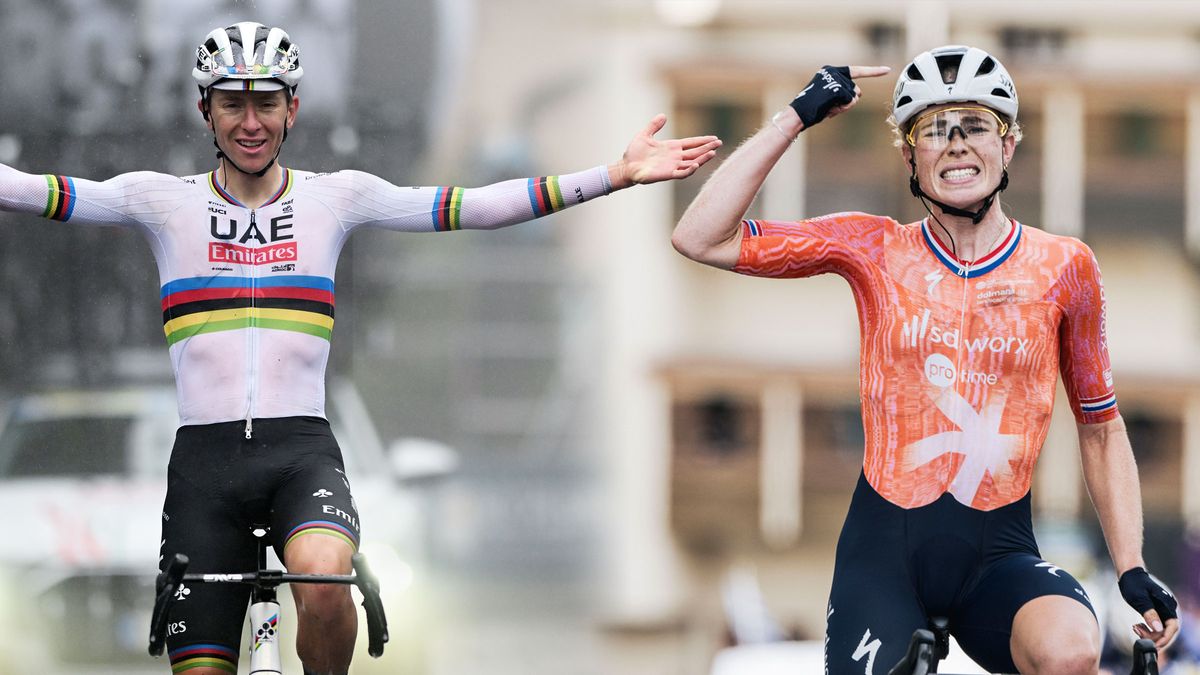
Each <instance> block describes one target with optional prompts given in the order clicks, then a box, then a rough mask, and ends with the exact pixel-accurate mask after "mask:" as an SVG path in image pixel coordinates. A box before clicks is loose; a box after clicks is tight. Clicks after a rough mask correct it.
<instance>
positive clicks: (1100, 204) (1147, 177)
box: [1084, 109, 1187, 245]
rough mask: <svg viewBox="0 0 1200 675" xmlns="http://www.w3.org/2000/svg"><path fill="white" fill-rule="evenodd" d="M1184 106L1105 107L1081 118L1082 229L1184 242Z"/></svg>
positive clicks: (1110, 235)
mask: <svg viewBox="0 0 1200 675" xmlns="http://www.w3.org/2000/svg"><path fill="white" fill-rule="evenodd" d="M1185 126H1186V125H1185V120H1184V116H1183V111H1182V110H1180V111H1155V110H1147V109H1139V110H1109V111H1094V112H1091V113H1090V114H1089V115H1088V117H1087V120H1086V133H1087V141H1086V153H1087V157H1086V168H1085V175H1086V183H1085V199H1084V232H1085V234H1086V236H1087V237H1088V238H1089V239H1094V238H1120V239H1133V238H1138V239H1141V238H1147V237H1149V238H1154V239H1159V240H1162V241H1165V242H1167V243H1169V244H1173V245H1182V243H1183V229H1184V228H1183V218H1184V200H1185V186H1184V174H1185V170H1184V169H1185V158H1184V149H1185V147H1186V145H1187V144H1186V134H1187V132H1186V129H1185Z"/></svg>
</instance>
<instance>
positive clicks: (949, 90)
mask: <svg viewBox="0 0 1200 675" xmlns="http://www.w3.org/2000/svg"><path fill="white" fill-rule="evenodd" d="M943 72H945V73H946V77H945V78H943ZM947 80H948V81H947ZM968 102H973V103H980V104H982V105H985V106H987V107H989V108H991V109H993V110H995V111H996V112H998V113H1000V114H1001V115H1004V116H1005V117H1007V118H1008V120H1009V121H1010V122H1011V121H1014V120H1016V119H1017V88H1016V87H1015V86H1014V85H1013V81H1012V78H1011V77H1009V75H1008V71H1007V70H1005V69H1004V66H1003V65H1002V64H1001V63H1000V62H999V61H997V60H996V59H995V58H993V57H992V56H991V55H990V54H988V53H987V52H985V51H983V50H982V49H978V48H976V47H964V46H962V45H949V46H946V47H938V48H937V49H931V50H929V51H927V52H922V53H920V54H918V55H917V57H916V58H915V59H913V60H912V63H910V64H908V66H907V67H906V68H905V69H904V70H903V71H901V72H900V78H899V79H898V80H896V91H895V92H894V93H893V95H892V114H893V115H894V116H895V117H896V123H897V124H899V125H900V127H901V128H903V127H904V125H905V123H906V122H908V121H909V120H910V119H912V118H913V117H914V116H916V114H917V113H919V112H921V111H922V110H924V109H926V108H928V107H929V106H933V105H941V104H943V103H968Z"/></svg>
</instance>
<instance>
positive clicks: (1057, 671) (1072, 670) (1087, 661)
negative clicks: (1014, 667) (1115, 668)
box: [1021, 645, 1100, 675]
mask: <svg viewBox="0 0 1200 675" xmlns="http://www.w3.org/2000/svg"><path fill="white" fill-rule="evenodd" d="M1031 661H1032V666H1033V667H1032V670H1029V671H1028V672H1030V673H1032V674H1034V675H1043V674H1044V675H1096V673H1097V672H1098V669H1099V667H1100V654H1099V652H1097V651H1094V650H1092V649H1088V648H1086V647H1085V646H1083V645H1079V646H1072V645H1060V646H1059V648H1058V649H1057V650H1056V651H1052V652H1048V653H1045V654H1040V655H1035V656H1033V657H1032V659H1031ZM1021 672H1022V673H1024V672H1026V669H1025V668H1022V669H1021Z"/></svg>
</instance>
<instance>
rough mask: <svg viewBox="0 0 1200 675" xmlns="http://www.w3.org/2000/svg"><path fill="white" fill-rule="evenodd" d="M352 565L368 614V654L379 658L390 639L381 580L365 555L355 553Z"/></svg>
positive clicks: (351, 561) (364, 607)
mask: <svg viewBox="0 0 1200 675" xmlns="http://www.w3.org/2000/svg"><path fill="white" fill-rule="evenodd" d="M350 564H352V565H353V566H354V576H355V579H356V580H355V583H354V585H355V586H358V590H359V591H360V592H361V593H362V596H363V600H362V606H363V610H365V611H366V613H367V653H368V654H370V655H371V656H373V657H375V658H379V657H380V656H382V655H383V645H384V644H385V643H386V642H387V641H388V639H389V636H388V628H387V616H386V615H385V614H384V612H383V601H382V600H381V599H380V598H379V580H378V579H376V578H375V575H374V574H372V573H371V568H370V567H369V566H368V565H367V558H366V556H364V555H363V554H361V553H355V554H354V556H353V557H352V558H350Z"/></svg>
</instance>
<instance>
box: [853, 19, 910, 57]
mask: <svg viewBox="0 0 1200 675" xmlns="http://www.w3.org/2000/svg"><path fill="white" fill-rule="evenodd" d="M863 33H864V34H865V35H866V38H867V43H868V44H870V45H871V53H872V54H873V55H874V57H875V61H876V62H878V63H892V62H900V61H903V60H904V58H905V53H904V51H905V49H906V48H907V45H906V44H905V35H904V26H901V25H899V24H894V23H872V24H868V25H866V26H864V27H863Z"/></svg>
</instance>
